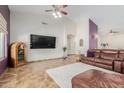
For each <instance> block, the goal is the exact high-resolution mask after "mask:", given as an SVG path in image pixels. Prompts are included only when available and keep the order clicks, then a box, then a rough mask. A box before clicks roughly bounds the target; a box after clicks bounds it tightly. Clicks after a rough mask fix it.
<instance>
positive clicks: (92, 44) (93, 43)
mask: <svg viewBox="0 0 124 93" xmlns="http://www.w3.org/2000/svg"><path fill="white" fill-rule="evenodd" d="M97 33H98V26H97V25H96V24H95V23H94V22H93V21H92V20H91V19H89V49H93V48H98V40H97V38H95V34H97Z"/></svg>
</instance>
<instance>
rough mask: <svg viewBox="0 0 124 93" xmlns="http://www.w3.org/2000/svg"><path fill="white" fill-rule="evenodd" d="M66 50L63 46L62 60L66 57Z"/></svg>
mask: <svg viewBox="0 0 124 93" xmlns="http://www.w3.org/2000/svg"><path fill="white" fill-rule="evenodd" d="M66 50H67V47H66V46H64V47H63V52H64V54H63V58H64V59H66V58H67V56H66V54H65V53H66Z"/></svg>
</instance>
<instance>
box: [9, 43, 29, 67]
mask: <svg viewBox="0 0 124 93" xmlns="http://www.w3.org/2000/svg"><path fill="white" fill-rule="evenodd" d="M10 58H11V62H10V66H11V67H14V68H15V67H18V66H22V65H25V64H26V63H27V60H26V45H25V44H24V43H23V42H14V43H12V44H11V46H10Z"/></svg>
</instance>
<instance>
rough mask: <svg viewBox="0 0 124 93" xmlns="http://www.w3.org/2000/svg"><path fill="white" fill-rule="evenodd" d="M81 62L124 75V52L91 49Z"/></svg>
mask: <svg viewBox="0 0 124 93" xmlns="http://www.w3.org/2000/svg"><path fill="white" fill-rule="evenodd" d="M88 53H89V54H88ZM81 61H82V62H83V63H86V64H90V65H94V66H97V67H102V68H105V69H108V70H114V71H117V72H120V73H124V50H114V49H90V50H88V52H87V57H84V56H82V57H81ZM118 63H119V64H118Z"/></svg>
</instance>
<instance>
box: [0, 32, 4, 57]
mask: <svg viewBox="0 0 124 93" xmlns="http://www.w3.org/2000/svg"><path fill="white" fill-rule="evenodd" d="M3 57H4V34H3V33H2V32H0V58H3Z"/></svg>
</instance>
